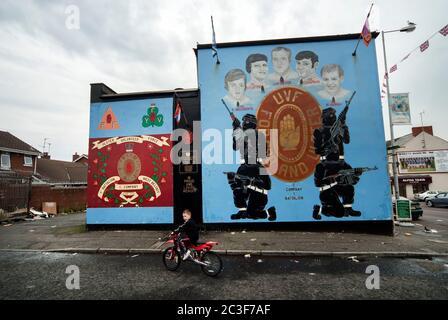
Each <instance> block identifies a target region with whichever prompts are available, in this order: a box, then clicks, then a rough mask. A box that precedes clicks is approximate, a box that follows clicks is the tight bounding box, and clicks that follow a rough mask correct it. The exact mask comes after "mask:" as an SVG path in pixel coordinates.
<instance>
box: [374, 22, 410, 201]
mask: <svg viewBox="0 0 448 320" xmlns="http://www.w3.org/2000/svg"><path fill="white" fill-rule="evenodd" d="M416 28H417V25H416V24H415V23H412V22H409V21H408V25H407V26H406V27H403V28H401V29H397V30H389V31H382V32H381V36H382V39H383V55H384V68H385V71H386V75H387V76H386V88H387V108H388V110H389V126H390V142H391V151H392V173H393V178H394V195H395V200H398V199H400V189H399V186H398V174H397V164H398V163H397V159H396V154H395V137H394V125H393V124H392V112H391V110H390V105H389V97H390V88H389V69H388V68H387V58H386V43H385V40H384V34H386V33H392V32H412V31H414V30H415V29H416Z"/></svg>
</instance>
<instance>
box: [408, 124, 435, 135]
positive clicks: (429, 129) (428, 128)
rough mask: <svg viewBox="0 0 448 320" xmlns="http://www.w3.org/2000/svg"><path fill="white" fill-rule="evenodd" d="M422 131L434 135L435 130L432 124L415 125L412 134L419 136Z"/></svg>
mask: <svg viewBox="0 0 448 320" xmlns="http://www.w3.org/2000/svg"><path fill="white" fill-rule="evenodd" d="M422 132H425V133H427V134H430V135H432V136H433V135H434V134H433V131H432V126H426V127H414V128H412V136H414V137H416V136H418V135H419V134H420V133H422Z"/></svg>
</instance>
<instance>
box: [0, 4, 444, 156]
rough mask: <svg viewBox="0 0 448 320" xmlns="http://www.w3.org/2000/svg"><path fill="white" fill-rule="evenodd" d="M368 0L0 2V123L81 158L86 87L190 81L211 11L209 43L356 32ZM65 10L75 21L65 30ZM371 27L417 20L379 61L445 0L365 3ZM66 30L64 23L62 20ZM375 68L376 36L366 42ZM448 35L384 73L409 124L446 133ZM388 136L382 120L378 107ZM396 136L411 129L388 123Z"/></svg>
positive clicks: (402, 46)
mask: <svg viewBox="0 0 448 320" xmlns="http://www.w3.org/2000/svg"><path fill="white" fill-rule="evenodd" d="M370 3H371V1H367V0H347V1H346V0H344V1H334V0H300V1H299V0H276V1H272V0H271V1H266V0H258V1H256V0H231V1H227V0H226V1H215V0H189V1H170V0H163V1H162V0H160V1H155V0H153V1H147V0H142V1H140V0H129V1H124V0H122V1H119V0H114V1H112V0H96V1H87V0H86V1H77V0H71V1H64V0H62V1H50V0H35V1H31V0H21V1H16V0H11V1H9V0H1V1H0V39H2V41H0V74H1V77H0V130H6V131H9V132H11V133H12V134H14V135H16V136H18V137H19V138H21V139H23V140H25V141H26V142H28V143H30V144H31V145H33V146H34V147H36V148H38V149H39V150H42V144H43V140H44V138H49V142H50V143H51V154H52V158H54V159H61V160H71V155H72V154H73V153H74V152H78V153H87V142H88V140H87V139H88V121H89V103H90V102H89V101H90V97H89V94H90V91H89V90H90V89H89V84H90V83H94V82H103V83H105V84H107V85H108V86H109V87H111V88H113V89H114V90H115V91H117V92H133V91H148V90H159V89H174V88H178V87H183V88H195V87H197V78H196V61H195V56H194V53H193V50H192V48H194V47H195V46H196V43H210V42H211V30H210V15H213V17H214V22H215V29H216V36H217V41H218V42H230V41H246V40H263V39H275V38H289V37H307V36H318V35H331V34H345V33H356V32H359V31H360V29H361V27H362V24H363V22H364V19H365V15H366V13H367V11H368V8H369V5H370ZM70 5H76V6H77V8H79V12H80V28H79V29H70V28H67V27H66V22H67V21H68V22H70V21H71V20H70V19H69V20H67V19H68V18H70V17H69V14H70V13H72V12H73V11H70V7H69V9H68V10H69V11H66V10H67V7H68V6H70ZM374 8H375V11H374V12H373V14H372V19H371V25H372V28H374V29H377V30H383V29H384V30H390V29H396V28H400V27H402V26H404V25H405V24H406V21H407V20H411V21H413V22H415V23H417V24H418V28H417V30H416V31H415V32H413V33H410V34H405V33H393V34H388V35H387V39H386V44H387V50H388V51H387V58H388V63H389V65H392V64H394V63H395V62H398V61H399V60H400V59H401V58H403V57H404V56H405V55H406V54H407V53H408V52H409V51H411V50H412V49H414V48H415V47H416V46H418V45H419V44H421V43H422V42H423V41H425V40H426V39H427V38H429V36H431V35H432V34H433V33H434V32H436V31H437V30H439V29H440V28H442V27H443V26H444V25H446V24H447V23H448V18H447V15H446V12H448V1H446V0H427V1H421V0H378V1H375V6H374ZM69 25H70V24H69ZM376 45H377V56H378V61H379V65H378V68H379V71H378V73H379V74H380V77H381V78H382V76H383V74H384V66H383V54H382V49H381V40H380V38H378V39H377V41H376ZM447 53H448V37H446V38H444V37H442V36H441V35H436V36H435V37H434V38H433V40H432V41H431V43H430V48H429V50H427V51H426V52H425V53H419V52H415V53H414V54H413V55H412V56H411V57H410V58H409V59H408V60H406V61H405V62H404V63H402V64H401V65H399V70H398V71H397V72H396V73H394V74H393V75H392V77H391V91H392V92H410V94H411V108H412V118H413V124H414V125H419V124H420V116H419V113H420V112H421V111H425V114H424V118H423V120H424V123H425V125H429V124H431V125H433V126H434V130H435V134H436V135H439V136H441V137H443V138H445V139H448V125H447V118H448V117H447V112H446V110H445V109H446V108H447V107H448V104H447V99H448V97H447V96H448V94H447V92H448V91H447V89H446V88H445V85H446V84H447V83H448V72H447V71H448V54H447ZM383 114H384V116H385V124H386V128H387V129H386V136H387V137H389V130H388V118H387V112H386V110H383ZM395 132H396V136H399V135H403V134H406V133H409V132H410V126H401V127H397V128H396V131H395Z"/></svg>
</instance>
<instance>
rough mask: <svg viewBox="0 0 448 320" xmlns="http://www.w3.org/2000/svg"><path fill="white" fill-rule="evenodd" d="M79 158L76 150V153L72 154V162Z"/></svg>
mask: <svg viewBox="0 0 448 320" xmlns="http://www.w3.org/2000/svg"><path fill="white" fill-rule="evenodd" d="M78 158H79V154H78V152H75V154H74V155H73V156H72V162H75V160H76V159H78Z"/></svg>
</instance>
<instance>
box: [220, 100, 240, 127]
mask: <svg viewBox="0 0 448 320" xmlns="http://www.w3.org/2000/svg"><path fill="white" fill-rule="evenodd" d="M221 102H222V104H223V105H224V107H226V109H227V112H229V115H230V119H232V121H233V122H234V123H235V124H238V126H239V123H240V121H239V120H238V118H237V117H236V116H235V114H234V113H233V112H232V111H231V110H230V109H229V107H228V106H227V104H226V102H225V101H224V99H221ZM238 126H237V127H238Z"/></svg>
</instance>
